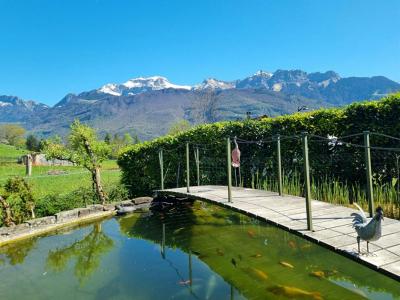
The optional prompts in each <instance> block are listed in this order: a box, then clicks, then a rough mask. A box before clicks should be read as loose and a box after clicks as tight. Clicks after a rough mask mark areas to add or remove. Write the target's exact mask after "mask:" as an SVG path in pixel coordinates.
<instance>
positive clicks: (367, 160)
mask: <svg viewBox="0 0 400 300" xmlns="http://www.w3.org/2000/svg"><path fill="white" fill-rule="evenodd" d="M364 146H365V172H366V177H367V199H368V211H369V216H370V217H373V215H374V191H373V185H372V167H371V148H370V143H369V131H364Z"/></svg>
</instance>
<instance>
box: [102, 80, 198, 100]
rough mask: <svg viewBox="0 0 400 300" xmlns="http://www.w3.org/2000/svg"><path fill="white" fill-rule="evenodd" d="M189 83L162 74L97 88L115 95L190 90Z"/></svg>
mask: <svg viewBox="0 0 400 300" xmlns="http://www.w3.org/2000/svg"><path fill="white" fill-rule="evenodd" d="M191 88H192V87H191V86H188V85H177V84H173V83H171V82H169V80H168V79H167V78H165V77H162V76H152V77H138V78H134V79H130V80H128V81H127V82H125V83H122V84H115V83H109V84H106V85H103V86H102V87H101V88H99V89H98V90H96V91H97V92H99V93H104V94H110V95H113V96H132V95H137V94H140V93H145V92H148V91H158V90H164V89H177V90H178V89H182V90H190V89H191Z"/></svg>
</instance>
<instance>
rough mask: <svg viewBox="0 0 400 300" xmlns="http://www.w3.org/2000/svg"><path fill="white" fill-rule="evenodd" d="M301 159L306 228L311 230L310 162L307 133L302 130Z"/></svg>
mask: <svg viewBox="0 0 400 300" xmlns="http://www.w3.org/2000/svg"><path fill="white" fill-rule="evenodd" d="M301 139H302V144H303V160H304V184H305V192H306V213H307V229H308V230H313V224H312V212H311V184H310V164H309V161H308V133H307V132H302V138H301Z"/></svg>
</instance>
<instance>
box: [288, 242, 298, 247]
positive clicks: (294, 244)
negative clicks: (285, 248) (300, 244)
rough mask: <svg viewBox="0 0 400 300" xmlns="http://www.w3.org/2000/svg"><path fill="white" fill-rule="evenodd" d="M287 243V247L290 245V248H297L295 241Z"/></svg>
mask: <svg viewBox="0 0 400 300" xmlns="http://www.w3.org/2000/svg"><path fill="white" fill-rule="evenodd" d="M288 245H289V247H290V248H291V249H296V248H297V245H296V243H295V242H294V241H289V242H288Z"/></svg>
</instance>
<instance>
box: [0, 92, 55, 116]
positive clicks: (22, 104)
mask: <svg viewBox="0 0 400 300" xmlns="http://www.w3.org/2000/svg"><path fill="white" fill-rule="evenodd" d="M48 109H49V107H48V106H47V105H45V104H43V103H38V102H36V101H32V100H26V101H25V100H22V99H21V98H18V97H15V96H6V95H0V123H1V122H4V121H7V122H25V121H26V120H29V119H30V118H32V117H33V116H34V115H35V114H37V113H39V112H42V111H45V110H48Z"/></svg>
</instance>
